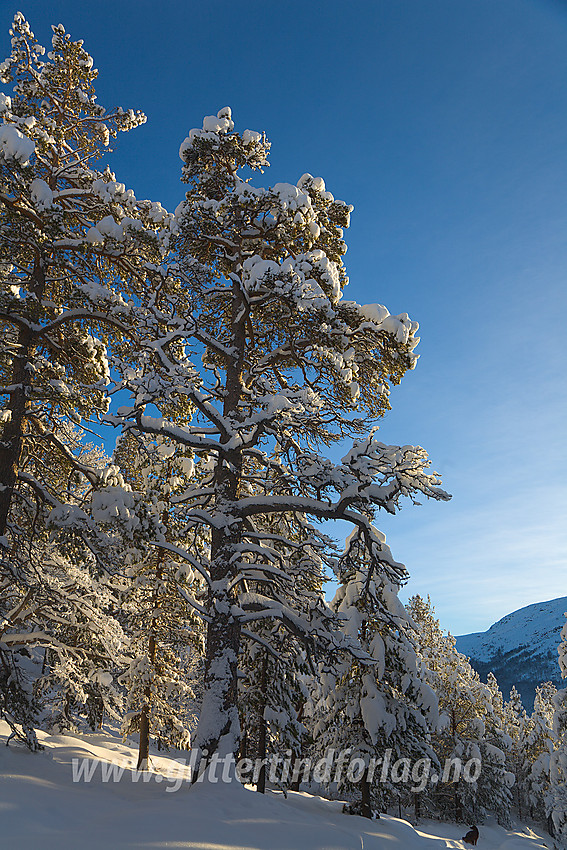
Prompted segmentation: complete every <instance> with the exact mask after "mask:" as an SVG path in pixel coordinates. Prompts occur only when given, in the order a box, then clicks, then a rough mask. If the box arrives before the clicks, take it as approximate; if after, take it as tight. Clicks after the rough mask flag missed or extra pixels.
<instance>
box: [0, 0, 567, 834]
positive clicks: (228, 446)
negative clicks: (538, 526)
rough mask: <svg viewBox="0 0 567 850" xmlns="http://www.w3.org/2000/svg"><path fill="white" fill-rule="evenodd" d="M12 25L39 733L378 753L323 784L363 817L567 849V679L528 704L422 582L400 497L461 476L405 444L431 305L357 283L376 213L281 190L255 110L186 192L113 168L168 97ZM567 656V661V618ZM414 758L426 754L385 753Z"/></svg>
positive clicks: (6, 436)
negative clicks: (394, 544) (381, 430)
mask: <svg viewBox="0 0 567 850" xmlns="http://www.w3.org/2000/svg"><path fill="white" fill-rule="evenodd" d="M11 38H12V50H11V54H10V55H9V56H8V58H7V59H6V60H5V61H4V62H3V63H2V64H1V65H0V78H1V81H2V83H3V84H4V86H5V89H6V91H5V93H0V112H1V114H2V124H1V125H0V239H1V241H0V325H1V329H2V337H1V345H0V372H1V376H2V382H3V385H2V388H1V389H0V394H1V397H2V401H1V408H2V409H1V410H0V423H1V429H2V430H1V437H0V587H1V592H0V718H1V719H2V720H4V721H5V722H6V723H7V724H8V725H9V728H10V732H11V735H10V738H11V739H12V740H13V741H20V742H22V743H24V744H25V745H26V746H27V747H29V749H30V750H32V751H36V750H38V749H39V748H40V747H41V744H40V742H39V741H38V737H37V734H36V730H38V729H43V730H59V731H63V730H66V729H73V730H89V729H90V730H96V729H99V728H101V727H102V725H103V723H107V722H111V723H114V724H116V727H117V728H119V729H120V731H121V734H122V735H123V736H124V738H125V739H126V738H129V737H131V736H136V741H137V742H139V754H138V769H140V770H145V769H147V767H148V762H149V760H150V759H151V753H152V752H154V751H155V750H162V749H163V750H166V749H168V748H177V749H179V750H186V751H187V752H188V753H189V752H191V754H192V755H193V756H195V754H197V755H196V758H197V762H196V764H195V778H197V777H200V778H201V779H202V777H203V776H206V773H207V770H209V769H210V768H211V766H212V765H216V764H218V762H219V760H226V759H229V761H230V760H232V761H233V762H234V763H236V761H240V762H242V761H243V760H248V762H250V764H251V765H256V764H257V765H258V769H257V770H254V773H253V779H252V781H253V783H254V784H255V786H256V789H257V790H258V791H259V792H263V791H265V790H266V787H267V784H270V785H272V786H274V785H275V787H278V788H280V789H282V790H284V791H287V790H288V789H292V790H298V789H299V788H300V787H301V785H302V781H303V780H302V775H303V773H304V767H305V765H306V764H307V765H309V764H312V763H320V762H321V760H322V759H325V757H327V756H328V754H329V753H330V752H331V751H332V752H333V753H348V762H349V765H348V767H347V760H346V758H345V769H344V770H342V771H335V772H333V773H332V776H328V777H322V778H321V781H320V782H319V787H320V788H321V789H322V793H328V794H330V795H335V796H337V795H338V796H340V797H341V799H346V800H347V801H349V803H348V810H349V811H350V812H351V813H353V814H361V815H363V816H364V817H367V818H372V817H379V815H380V813H386V812H390V813H394V814H398V813H399V814H400V816H401V815H402V814H403V813H405V812H410V811H411V812H413V813H414V814H415V816H416V817H420V816H426V817H435V818H439V819H441V820H454V821H457V822H466V823H468V822H473V821H475V822H481V821H482V819H483V817H485V816H486V815H488V814H493V815H495V816H496V817H497V818H498V822H499V823H502V824H504V825H506V824H508V823H509V822H510V818H511V817H512V816H517V817H519V818H520V819H522V818H526V817H529V818H532V819H534V820H536V821H539V822H541V823H542V824H544V825H545V826H546V828H547V829H548V830H549V831H550V832H551V833H552V834H553V835H555V836H557V837H558V838H560V839H562V840H563V841H567V690H559V691H557V689H556V688H555V687H554V686H552V685H551V684H550V683H542V684H541V685H540V686H539V688H538V689H537V692H536V698H535V704H534V710H533V713H532V714H531V715H528V714H527V713H526V711H525V710H524V708H523V706H522V704H521V700H520V698H519V695H518V693H517V692H516V691H515V689H513V690H512V692H511V694H509V695H508V694H504V695H503V694H502V693H501V691H500V689H499V687H498V683H497V681H496V679H495V677H494V676H493V675H492V674H490V673H489V674H488V677H487V681H486V683H483V682H482V681H481V680H480V678H479V676H478V674H477V673H475V671H474V670H473V669H472V667H471V666H470V664H469V662H468V659H467V658H466V657H465V656H463V655H461V654H460V653H458V652H457V650H456V647H455V640H454V638H453V637H452V636H451V635H450V634H447V633H446V632H445V631H444V630H443V628H442V627H441V625H440V623H439V620H438V619H437V618H436V615H435V609H434V607H433V604H432V602H431V600H429V599H423V598H421V597H420V596H414V597H413V598H412V599H411V600H410V602H409V604H408V605H407V606H404V605H403V604H402V602H401V601H400V598H399V592H400V590H401V588H402V587H403V586H404V585H405V583H406V582H407V579H408V571H407V570H406V567H405V566H404V565H403V564H401V563H399V562H398V561H396V560H395V558H394V556H393V554H392V552H391V551H390V548H389V546H388V545H387V543H386V538H385V535H384V534H383V533H382V532H381V531H380V530H379V528H378V527H377V525H376V523H378V519H377V517H378V515H379V512H380V511H382V512H386V513H389V514H395V513H396V512H397V511H398V510H399V509H400V508H401V507H402V505H404V504H405V505H407V504H408V503H409V504H410V505H411V504H412V503H414V504H419V502H420V500H423V499H431V500H437V501H439V502H445V501H447V500H448V499H449V498H450V496H449V494H447V493H446V492H445V491H444V490H443V489H442V486H441V480H440V477H439V475H438V474H437V473H436V472H434V471H432V470H431V468H430V461H429V458H428V456H427V453H426V452H425V450H424V449H423V448H421V447H420V446H411V445H403V446H397V445H387V444H384V443H382V442H381V441H380V439H379V436H378V424H379V422H380V419H381V418H382V417H383V416H384V414H385V413H386V412H387V411H388V410H389V409H390V391H391V388H392V387H393V386H395V385H397V384H399V383H400V382H401V381H402V379H403V377H404V374H405V373H406V372H408V371H409V370H412V369H413V368H414V367H415V366H416V363H417V358H418V355H417V352H416V347H417V345H418V343H419V337H418V336H417V332H418V324H417V322H415V321H414V320H412V319H411V318H410V317H409V315H408V314H407V313H401V314H399V315H392V314H390V313H389V311H388V310H387V309H386V307H384V306H382V305H381V304H379V303H372V304H358V303H356V302H355V301H350V300H346V299H345V298H344V297H343V290H344V287H345V285H346V284H347V282H348V278H347V272H346V268H345V265H344V262H343V257H344V254H345V252H346V244H345V241H344V235H345V230H346V229H347V228H348V226H349V217H350V213H351V212H352V207H351V206H350V205H349V204H348V203H346V202H344V201H341V200H337V199H336V198H335V197H334V196H333V195H332V194H331V192H330V191H329V190H328V189H327V187H326V185H325V182H324V180H323V179H322V178H321V177H313V176H312V175H311V174H308V173H306V174H304V175H303V176H302V177H301V178H300V180H299V181H298V182H297V184H291V183H276V184H275V185H273V186H264V185H257V183H259V182H261V176H262V175H263V173H264V171H265V170H266V168H267V167H268V165H269V152H270V142H269V140H268V139H267V137H266V135H265V134H264V133H261V132H256V131H252V130H249V129H245V130H238V129H235V123H234V121H233V117H232V113H231V110H230V108H229V107H224V108H222V109H220V111H218V112H217V114H215V115H211V116H207V117H205V118H204V120H203V122H202V127H200V128H197V129H194V130H191V132H190V133H189V135H188V137H187V138H186V139H185V140H184V141H183V142H182V143H181V146H180V150H179V155H180V160H181V179H182V181H183V182H184V183H185V184H186V195H185V200H184V201H182V203H181V204H180V205H179V206H178V207H177V209H176V210H175V211H174V212H173V213H172V212H169V211H168V210H166V209H165V208H164V207H163V206H162V204H161V203H160V201H159V200H139V199H138V198H137V197H136V196H135V194H134V192H133V191H132V190H131V189H128V188H127V187H126V186H125V184H124V183H122V182H120V175H116V174H115V173H113V172H112V171H111V170H110V167H109V166H108V165H106V163H105V162H104V160H105V157H107V155H108V154H109V153H110V150H111V147H110V146H111V144H112V141H113V139H115V138H116V137H117V135H118V133H122V132H128V131H130V130H135V128H136V127H138V126H139V125H141V124H143V123H144V121H145V116H144V115H143V114H142V113H141V112H137V111H135V110H132V109H123V108H120V107H118V108H114V109H108V110H107V109H106V108H105V107H103V106H102V105H100V104H99V103H98V101H97V98H96V95H95V88H94V86H95V82H96V78H97V76H98V71H97V70H96V69H95V67H94V64H93V59H92V58H91V56H90V55H89V54H88V53H87V52H86V50H85V48H84V47H83V42H82V41H73V40H72V39H71V37H70V36H69V35H68V34H67V33H66V32H65V29H64V28H63V26H62V25H57V26H54V27H53V38H52V44H51V45H50V48H49V49H48V50H47V51H46V50H45V49H44V47H42V46H41V45H40V44H39V43H38V42H37V40H36V39H35V37H34V35H33V33H32V32H31V30H30V27H29V25H28V23H27V21H26V20H25V18H24V17H23V15H22V14H20V13H18V14H17V15H16V16H15V18H14V22H13V27H12V31H11ZM101 163H102V164H101ZM109 433H112V435H113V436H112V443H113V444H114V443H115V448H114V450H113V451H112V452H111V451H110V450H109V449H108V445H109V440H110V438H109V437H108V434H109ZM439 510H440V511H442V510H443V505H439ZM334 522H339V523H340V526H339V527H340V528H347V532H346V539H345V540H344V542H340V543H338V542H337V541H336V540H335V539H334V538H333V537H332V536H331V532H330V529H333V528H334V527H335V526H333V523H334ZM331 578H332V579H333V580H334V581H335V582H336V583H337V585H338V590H337V592H336V594H335V596H334V598H333V599H332V600H327V599H326V597H325V588H326V586H327V583H328V581H329V580H330V579H331ZM559 659H560V665H561V669H562V672H563V675H564V676H567V627H565V628H564V630H563V642H562V644H561V646H560V647H559ZM386 753H388V754H389V755H388V758H389V760H390V762H391V763H392V764H394V763H395V765H396V766H397V767H396V770H393V769H392V770H391V771H385V770H383V771H382V773H381V775H380V770H379V769H377V764H378V763H380V764H382V765H384V764H385V763H384V758H385V754H386ZM276 757H277V758H280V757H281V764H283V765H285V764H287V768H286V769H282V770H280V769H278V770H271V769H270V765H273V764H274V759H275V758H276ZM377 760H378V761H377ZM418 764H420V765H421V767H420V768H418V769H417V770H416V767H417V765H418ZM353 765H354V767H353ZM463 765H464V766H465V767H466V766H467V765H468V766H469V767H468V772H467V771H466V770H463V771H460V769H459V770H452V771H451V770H449V768H450V767H455V766H463ZM471 765H472V766H475V765H478V770H472V767H471ZM440 777H442V779H441V781H440ZM304 778H305V780H306V781H307V778H309V781H312V778H311V777H304ZM306 781H305V782H304V785H306V784H307V782H306Z"/></svg>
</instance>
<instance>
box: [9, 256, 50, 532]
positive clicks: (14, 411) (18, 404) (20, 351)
mask: <svg viewBox="0 0 567 850" xmlns="http://www.w3.org/2000/svg"><path fill="white" fill-rule="evenodd" d="M30 290H31V292H32V293H33V294H34V295H35V298H36V300H35V307H34V309H33V310H32V311H31V312H32V315H30V321H31V322H33V321H37V320H38V317H39V304H40V301H41V299H42V298H43V294H44V290H45V270H44V267H43V263H42V260H41V258H40V257H39V256H37V257H36V260H35V263H34V270H33V274H32V278H31V280H30ZM35 344H36V335H35V333H34V332H33V331H32V330H30V329H29V328H26V327H21V328H20V330H19V331H18V338H17V354H16V355H14V360H13V369H12V376H11V381H12V384H11V386H12V387H13V388H14V389H13V390H12V391H11V392H10V399H9V401H8V404H7V409H8V410H9V411H10V415H11V418H10V420H9V421H8V422H6V424H5V425H4V429H3V431H2V439H1V440H0V537H2V536H3V535H4V534H6V527H7V525H8V516H9V513H10V508H11V505H12V498H13V496H14V487H15V484H16V480H17V478H18V468H19V464H20V458H21V455H22V445H23V435H24V427H25V416H26V410H27V407H28V405H29V402H30V396H31V376H32V372H31V369H30V368H29V365H30V360H31V359H32V357H33V352H34V348H35Z"/></svg>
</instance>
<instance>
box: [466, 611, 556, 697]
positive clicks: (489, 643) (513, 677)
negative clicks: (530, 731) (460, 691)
mask: <svg viewBox="0 0 567 850" xmlns="http://www.w3.org/2000/svg"><path fill="white" fill-rule="evenodd" d="M566 611H567V596H561V597H559V598H557V599H550V600H549V601H548V602H536V603H534V604H533V605H526V607H525V608H519V609H518V610H517V611H512V613H511V614H506V616H505V617H502V619H501V620H498V622H497V623H494V625H492V626H490V628H489V629H487V631H485V632H473V633H472V634H470V635H460V636H459V637H457V638H456V641H457V649H458V650H459V652H462V653H463V655H467V656H468V657H469V658H470V660H471V664H472V666H473V667H474V669H475V670H476V671H477V672H478V673H479V675H480V677H481V678H482V679H483V681H485V680H486V676H487V674H488V673H489V672H490V671H491V670H492V672H493V673H494V675H495V676H496V678H497V680H498V684H499V686H500V689H501V690H502V693H503V694H504V699H505V700H507V699H508V697H509V693H510V689H511V687H512V685H515V686H516V688H517V690H518V691H519V693H520V695H521V697H522V702H523V703H524V706H525V708H526V710H527V711H531V710H532V708H533V701H534V694H535V689H536V685H538V684H539V683H540V682H547V681H551V682H553V683H554V684H555V685H556V686H557V687H567V682H566V681H564V680H563V679H562V678H561V672H560V669H559V662H558V660H557V647H558V645H559V643H560V641H561V629H562V628H563V625H564V624H565V612H566Z"/></svg>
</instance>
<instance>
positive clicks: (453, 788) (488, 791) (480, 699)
mask: <svg viewBox="0 0 567 850" xmlns="http://www.w3.org/2000/svg"><path fill="white" fill-rule="evenodd" d="M409 612H410V615H411V617H412V619H413V621H414V623H415V625H416V627H417V630H418V638H417V642H418V656H419V658H420V660H421V661H422V667H421V671H422V675H423V676H424V678H425V681H426V682H427V683H428V684H429V685H430V687H431V688H432V689H433V691H434V692H435V693H436V694H437V697H438V699H439V713H440V722H439V726H438V729H437V732H436V734H435V735H434V736H433V746H434V749H435V752H436V755H437V758H438V760H439V762H440V764H441V765H442V766H443V772H444V774H445V773H446V776H445V778H444V779H443V781H442V782H440V783H438V784H437V785H435V786H431V787H430V788H429V789H428V791H427V800H426V803H427V805H428V807H429V808H430V809H432V810H433V811H435V812H436V813H437V814H439V815H440V816H441V817H445V818H447V817H453V818H454V819H455V820H456V821H463V820H468V818H469V817H472V816H473V815H474V816H475V818H478V819H480V817H482V816H483V814H484V813H485V812H486V811H487V810H491V811H495V812H496V814H497V815H499V817H500V818H501V819H502V820H506V817H507V815H508V812H509V805H510V795H511V792H510V785H511V784H512V782H513V777H512V776H507V775H506V774H507V772H506V769H505V753H504V751H503V749H501V747H506V746H507V742H506V739H505V733H504V730H503V728H502V724H501V721H500V719H499V717H498V714H499V712H500V711H501V706H500V701H501V695H500V696H498V694H499V692H498V693H497V686H496V687H495V688H494V689H493V691H491V690H490V688H489V687H487V686H486V685H483V683H482V682H481V681H480V678H479V676H478V674H477V673H476V672H475V671H474V670H473V669H472V667H471V665H470V664H469V661H468V659H467V658H466V657H465V656H464V655H462V654H461V653H459V652H457V649H456V646H455V638H454V637H453V636H452V635H451V634H444V633H443V631H442V629H441V626H440V624H439V620H437V619H436V618H435V611H434V608H433V607H432V605H431V602H430V600H429V599H428V601H427V603H426V602H424V600H423V599H422V598H421V597H419V596H415V597H412V599H411V600H410V602H409ZM494 681H495V680H494ZM495 699H496V703H497V705H496V710H495V705H494V700H495ZM455 759H458V760H459V763H460V764H461V765H465V764H466V763H467V762H468V761H469V759H478V761H479V763H480V764H481V765H482V769H481V772H480V777H481V778H479V780H478V781H467V777H466V776H465V775H464V771H463V772H462V773H460V774H459V775H458V777H455V769H454V767H452V765H453V764H455V761H454V760H455Z"/></svg>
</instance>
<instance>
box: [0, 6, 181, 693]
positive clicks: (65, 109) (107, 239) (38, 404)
mask: <svg viewBox="0 0 567 850" xmlns="http://www.w3.org/2000/svg"><path fill="white" fill-rule="evenodd" d="M10 35H11V36H12V50H11V54H10V56H9V57H8V58H7V59H6V60H5V61H4V62H3V63H2V64H1V66H0V78H1V80H2V81H3V82H4V83H9V82H12V83H13V91H12V93H11V95H8V94H4V93H2V94H0V113H1V115H2V123H1V125H0V237H1V238H0V328H1V330H2V342H1V343H0V396H1V397H2V413H1V415H0V419H1V429H2V433H1V440H0V558H1V561H0V582H1V585H2V587H3V592H4V601H6V607H5V616H6V618H7V619H6V620H5V623H4V626H3V628H4V639H6V634H7V633H13V634H16V633H19V631H20V626H21V620H22V616H24V614H25V616H26V618H27V619H26V622H27V623H28V625H30V624H32V623H33V622H34V617H35V616H36V612H37V611H41V612H42V616H41V629H40V631H39V633H40V634H42V635H48V639H49V641H51V643H52V644H53V642H54V641H56V640H58V639H59V638H56V634H55V632H56V631H57V630H58V629H59V628H60V619H59V618H60V617H63V616H64V615H63V614H62V613H61V610H62V609H61V608H60V606H63V609H64V610H65V611H66V612H67V613H66V614H65V616H67V614H68V609H66V608H65V603H64V599H63V591H62V590H61V588H63V587H67V591H66V592H67V593H68V595H69V598H71V597H73V595H74V594H73V593H71V592H70V591H69V587H68V584H67V583H68V581H69V579H68V578H63V579H61V578H60V577H59V578H57V580H56V579H55V578H54V576H60V572H61V570H63V572H65V571H66V570H67V569H68V568H69V567H73V569H75V571H76V570H81V571H82V572H81V575H80V576H79V575H78V573H75V578H74V579H73V580H72V581H73V582H75V581H76V582H78V585H79V586H82V587H83V591H82V594H83V597H84V599H85V607H86V599H87V598H92V596H91V594H90V591H89V590H88V589H87V588H88V587H89V586H90V585H89V578H88V573H89V571H90V573H91V578H92V579H93V581H95V586H96V581H98V580H99V578H100V576H99V578H97V573H98V572H99V571H100V568H101V566H102V561H103V560H104V556H103V555H102V550H101V549H100V547H99V543H100V544H101V545H103V548H104V545H105V544H104V537H105V535H104V534H103V535H101V536H99V540H98V543H97V544H96V545H95V544H93V541H92V539H91V541H90V542H89V541H88V540H87V538H88V537H89V535H90V536H91V538H92V536H93V535H94V536H95V537H96V536H97V533H96V521H95V519H94V513H93V511H91V509H90V506H89V507H88V508H87V510H86V511H85V510H84V508H85V504H84V500H85V499H86V501H87V502H89V501H90V497H89V496H86V495H85V493H90V491H91V489H92V488H93V487H94V488H96V489H97V490H99V491H103V490H107V489H108V485H112V481H113V479H112V476H113V475H114V473H113V472H112V471H110V470H109V469H106V470H105V469H104V464H103V465H102V466H98V465H97V464H96V463H95V464H92V463H89V462H88V461H87V460H86V459H85V458H84V457H83V455H82V449H81V448H80V444H81V443H82V441H81V439H79V441H78V442H79V445H77V442H76V441H74V440H71V442H70V443H69V442H68V441H67V439H66V434H67V426H68V423H69V421H73V422H76V423H80V422H81V420H84V419H87V420H88V419H91V418H93V417H95V418H96V416H100V415H101V414H103V413H104V412H106V410H107V408H108V397H107V396H108V384H109V366H108V351H107V344H108V343H109V342H112V344H113V346H115V347H117V348H120V346H122V358H123V359H124V358H125V357H126V356H127V345H126V344H125V340H127V339H128V338H129V337H131V335H132V334H133V333H134V330H133V319H132V314H133V311H134V310H135V305H136V298H135V296H136V293H139V290H140V288H142V287H144V286H145V283H146V280H147V278H148V276H150V277H151V276H152V275H153V274H155V267H156V263H159V261H160V258H161V256H162V251H163V250H164V245H165V244H166V242H167V236H168V233H169V221H170V217H168V215H167V214H166V213H165V211H164V210H163V208H162V207H161V205H160V204H151V203H150V202H137V201H136V199H135V197H134V194H133V193H132V192H131V191H130V190H128V191H127V190H126V189H125V187H124V185H123V184H120V183H118V182H117V181H116V179H115V177H114V175H113V174H112V173H111V172H110V171H109V170H108V168H106V170H104V171H95V170H93V168H92V166H93V162H94V161H95V160H96V159H98V158H100V157H101V156H102V155H103V154H104V153H105V152H106V151H108V142H109V139H110V138H113V137H115V136H116V135H117V133H118V132H119V131H124V130H128V129H130V128H131V127H135V126H136V125H137V124H140V123H142V122H143V121H144V120H145V119H144V116H143V115H142V114H141V113H134V112H133V111H132V110H129V111H124V110H123V109H121V108H117V109H115V110H112V111H107V110H105V109H104V107H102V106H100V105H99V104H97V103H96V97H95V94H94V81H95V79H96V76H97V73H98V72H97V71H96V69H95V68H93V61H92V58H91V57H90V56H89V55H88V53H86V51H85V50H84V49H83V46H82V42H79V41H77V42H73V41H72V40H71V39H70V37H69V36H68V35H67V34H66V33H65V31H64V29H63V27H62V26H60V25H59V26H56V27H54V28H53V38H52V49H51V51H50V52H49V53H48V55H47V56H45V50H44V48H43V47H41V46H40V45H39V44H38V43H37V41H36V39H35V37H34V35H33V33H32V32H31V30H30V28H29V25H28V23H27V22H26V20H25V19H24V17H23V15H22V14H21V13H18V14H16V16H15V18H14V23H13V28H12V30H11V31H10ZM148 264H149V265H148ZM52 470H54V471H56V472H57V473H59V472H61V471H64V473H65V475H66V476H67V479H66V478H65V477H63V478H61V477H59V478H57V475H56V476H55V479H54V477H53V474H52ZM109 475H110V478H109V477H108V476H109ZM81 489H82V490H83V500H82V501H81V499H78V498H77V496H76V494H77V492H78V491H80V490H81ZM107 496H108V492H106V495H104V496H101V498H102V503H103V502H104V500H105V498H106V497H107ZM95 502H96V499H95V498H94V497H93V500H92V508H93V510H94V512H95V513H96V511H97V510H98V508H100V504H102V503H100V504H99V505H98V507H97V505H96V504H95ZM99 502H100V499H99ZM107 507H109V506H108V505H107ZM114 510H115V513H117V514H118V513H120V510H119V508H117V507H116V506H115V509H114ZM34 511H35V512H36V513H37V519H36V520H32V519H30V517H32V516H33V515H34ZM126 511H127V508H126ZM99 513H100V511H99ZM106 514H107V512H106V510H103V511H102V514H101V516H102V517H103V518H104V516H106ZM22 522H23V524H24V527H25V532H24V531H23V527H22V525H21V523H22ZM26 523H27V524H26ZM48 524H50V525H51V527H52V530H53V533H55V530H57V529H58V531H57V533H58V534H59V535H60V537H61V538H63V537H65V536H66V535H67V536H68V537H69V541H68V542H67V543H65V546H64V548H65V547H66V550H67V551H69V550H72V549H73V547H74V546H78V548H79V550H80V552H81V554H80V557H76V555H75V554H74V553H73V554H72V557H71V559H69V557H68V556H67V555H65V554H64V555H61V551H62V550H61V546H63V542H62V541H59V542H58V543H61V545H58V546H55V548H54V543H53V540H52V539H51V537H50V533H49V531H48V527H47V526H48ZM72 526H74V531H73V532H72V529H71V527H72ZM30 529H31V531H32V532H33V534H32V538H33V540H32V538H30V536H29V534H27V532H28V531H29V530H30ZM110 536H111V537H112V535H110ZM80 537H82V538H83V539H82V542H80V541H79V538H80ZM71 541H72V542H71ZM107 542H108V541H107ZM46 546H48V549H46ZM49 547H51V548H49ZM84 547H86V548H84ZM32 549H33V552H34V555H33V557H30V551H31V550H32ZM63 565H65V566H63ZM57 588H59V590H57ZM46 593H47V594H48V597H49V601H46V599H45V595H46ZM94 595H95V596H97V594H96V591H95V594H94ZM98 596H99V598H100V599H102V596H103V594H102V592H101V594H98ZM52 597H53V598H52ZM8 600H9V601H8ZM54 600H55V601H54ZM49 611H50V612H51V614H52V615H53V617H54V618H55V619H54V620H53V622H52V623H51V624H49V623H48V617H47V616H46V612H49ZM56 612H57V613H56ZM73 616H74V615H73ZM63 621H64V622H67V620H66V619H65V617H64V620H63ZM79 621H80V618H79ZM68 625H70V626H71V627H72V626H73V624H72V623H68ZM38 628H39V627H38ZM72 631H73V628H71V632H72ZM13 639H14V638H10V640H13ZM44 640H45V638H44ZM40 643H41V641H40ZM43 645H46V646H47V645H48V644H45V643H44V644H43ZM10 646H13V643H11V644H10ZM50 654H51V649H50ZM12 657H13V654H12ZM57 663H58V664H59V663H61V659H60V658H59V661H58V662H57ZM5 669H6V668H5ZM51 675H53V669H51ZM79 678H80V677H79ZM7 681H14V678H12V679H10V676H8V679H7ZM95 690H96V688H95ZM97 699H98V698H97Z"/></svg>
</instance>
